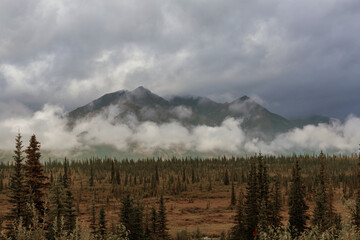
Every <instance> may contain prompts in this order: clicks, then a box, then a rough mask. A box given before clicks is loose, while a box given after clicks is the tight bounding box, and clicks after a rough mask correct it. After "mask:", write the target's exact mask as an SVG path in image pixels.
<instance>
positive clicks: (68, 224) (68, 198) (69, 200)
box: [64, 188, 76, 233]
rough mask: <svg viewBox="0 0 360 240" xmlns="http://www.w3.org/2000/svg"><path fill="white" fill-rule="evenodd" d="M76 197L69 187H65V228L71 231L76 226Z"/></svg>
mask: <svg viewBox="0 0 360 240" xmlns="http://www.w3.org/2000/svg"><path fill="white" fill-rule="evenodd" d="M74 208H75V204H74V197H73V194H72V192H71V190H70V189H69V188H67V189H65V199H64V229H65V230H66V231H67V232H68V233H71V232H73V230H74V228H75V222H76V211H75V209H74Z"/></svg>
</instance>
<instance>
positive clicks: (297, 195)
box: [289, 160, 309, 238]
mask: <svg viewBox="0 0 360 240" xmlns="http://www.w3.org/2000/svg"><path fill="white" fill-rule="evenodd" d="M300 171H301V168H300V166H299V161H298V160H296V162H295V166H294V167H293V170H292V179H291V186H290V195H289V215H290V218H289V225H290V231H291V235H292V237H293V238H295V237H296V236H299V235H300V234H301V233H302V232H303V231H304V230H305V229H306V221H307V220H308V218H309V217H308V215H307V213H306V212H307V210H308V209H309V207H308V206H307V205H306V202H305V187H304V185H303V183H302V181H301V173H300Z"/></svg>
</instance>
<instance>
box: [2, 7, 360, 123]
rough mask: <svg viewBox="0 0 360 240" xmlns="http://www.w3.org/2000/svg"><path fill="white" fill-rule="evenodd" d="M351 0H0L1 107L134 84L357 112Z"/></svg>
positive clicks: (277, 108)
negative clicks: (245, 96)
mask: <svg viewBox="0 0 360 240" xmlns="http://www.w3.org/2000/svg"><path fill="white" fill-rule="evenodd" d="M359 22H360V1H357V0H319V1H315V2H314V1H310V0H303V1H297V0H267V1H257V0H244V1H238V0H227V1H220V0H218V1H215V0H206V1H205V0H198V1H194V0H181V1H169V0H148V1H142V0H131V1H130V0H126V1H125V0H107V1H95V0H86V1H85V0H71V1H70V0H39V1H28V0H3V1H1V2H0V118H1V117H4V116H9V115H24V114H28V113H29V112H32V111H34V110H41V109H42V108H43V106H44V105H45V104H54V105H60V106H62V107H64V108H65V110H66V111H70V110H72V109H74V108H76V107H78V106H82V105H84V104H86V103H88V102H90V101H92V100H94V99H95V98H98V97H100V96H102V95H103V94H105V93H108V92H113V91H117V90H121V89H129V90H132V89H134V88H136V87H138V86H140V85H142V86H144V87H146V88H148V89H150V90H151V91H153V92H154V93H156V94H158V95H160V96H165V97H167V96H173V95H195V96H207V97H210V98H211V99H213V100H216V101H221V102H225V101H232V100H234V99H235V98H238V97H241V96H243V95H248V96H254V97H257V98H258V99H262V100H263V102H264V104H265V105H266V107H267V108H269V109H270V110H271V111H273V112H275V113H278V114H280V115H283V116H285V117H288V118H294V117H299V116H300V117H301V116H307V115H311V114H320V115H327V116H331V117H338V118H345V117H347V116H348V115H349V114H351V113H352V114H355V115H360V108H359V102H360V94H359V90H360V79H359V75H360V74H359V73H360V67H359V66H360V41H359V38H360V25H359V24H358V23H359Z"/></svg>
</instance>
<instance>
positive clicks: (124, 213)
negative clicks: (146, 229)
mask: <svg viewBox="0 0 360 240" xmlns="http://www.w3.org/2000/svg"><path fill="white" fill-rule="evenodd" d="M132 210H133V201H132V199H131V198H130V194H129V193H128V192H127V193H125V195H124V197H123V198H122V200H121V208H120V222H121V223H122V224H123V225H124V226H125V228H126V229H128V230H131V221H130V219H131V212H132Z"/></svg>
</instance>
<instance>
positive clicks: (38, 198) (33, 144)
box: [25, 135, 49, 222]
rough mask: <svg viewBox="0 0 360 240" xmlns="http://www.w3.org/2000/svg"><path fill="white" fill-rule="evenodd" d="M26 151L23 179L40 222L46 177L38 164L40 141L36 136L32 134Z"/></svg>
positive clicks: (42, 213) (46, 185) (47, 184)
mask: <svg viewBox="0 0 360 240" xmlns="http://www.w3.org/2000/svg"><path fill="white" fill-rule="evenodd" d="M25 153H26V158H27V160H26V164H25V179H26V182H27V187H28V192H29V193H30V194H31V198H32V201H33V202H34V206H35V209H36V210H37V211H38V214H39V218H40V222H41V221H42V220H41V218H42V216H43V215H44V199H43V198H44V194H45V190H46V189H47V188H48V186H49V183H48V182H47V180H48V178H47V177H46V176H45V175H44V170H43V166H42V165H41V164H40V157H41V153H40V143H39V142H38V141H37V140H36V136H35V135H32V136H31V138H30V143H29V146H28V147H27V149H26V150H25Z"/></svg>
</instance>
